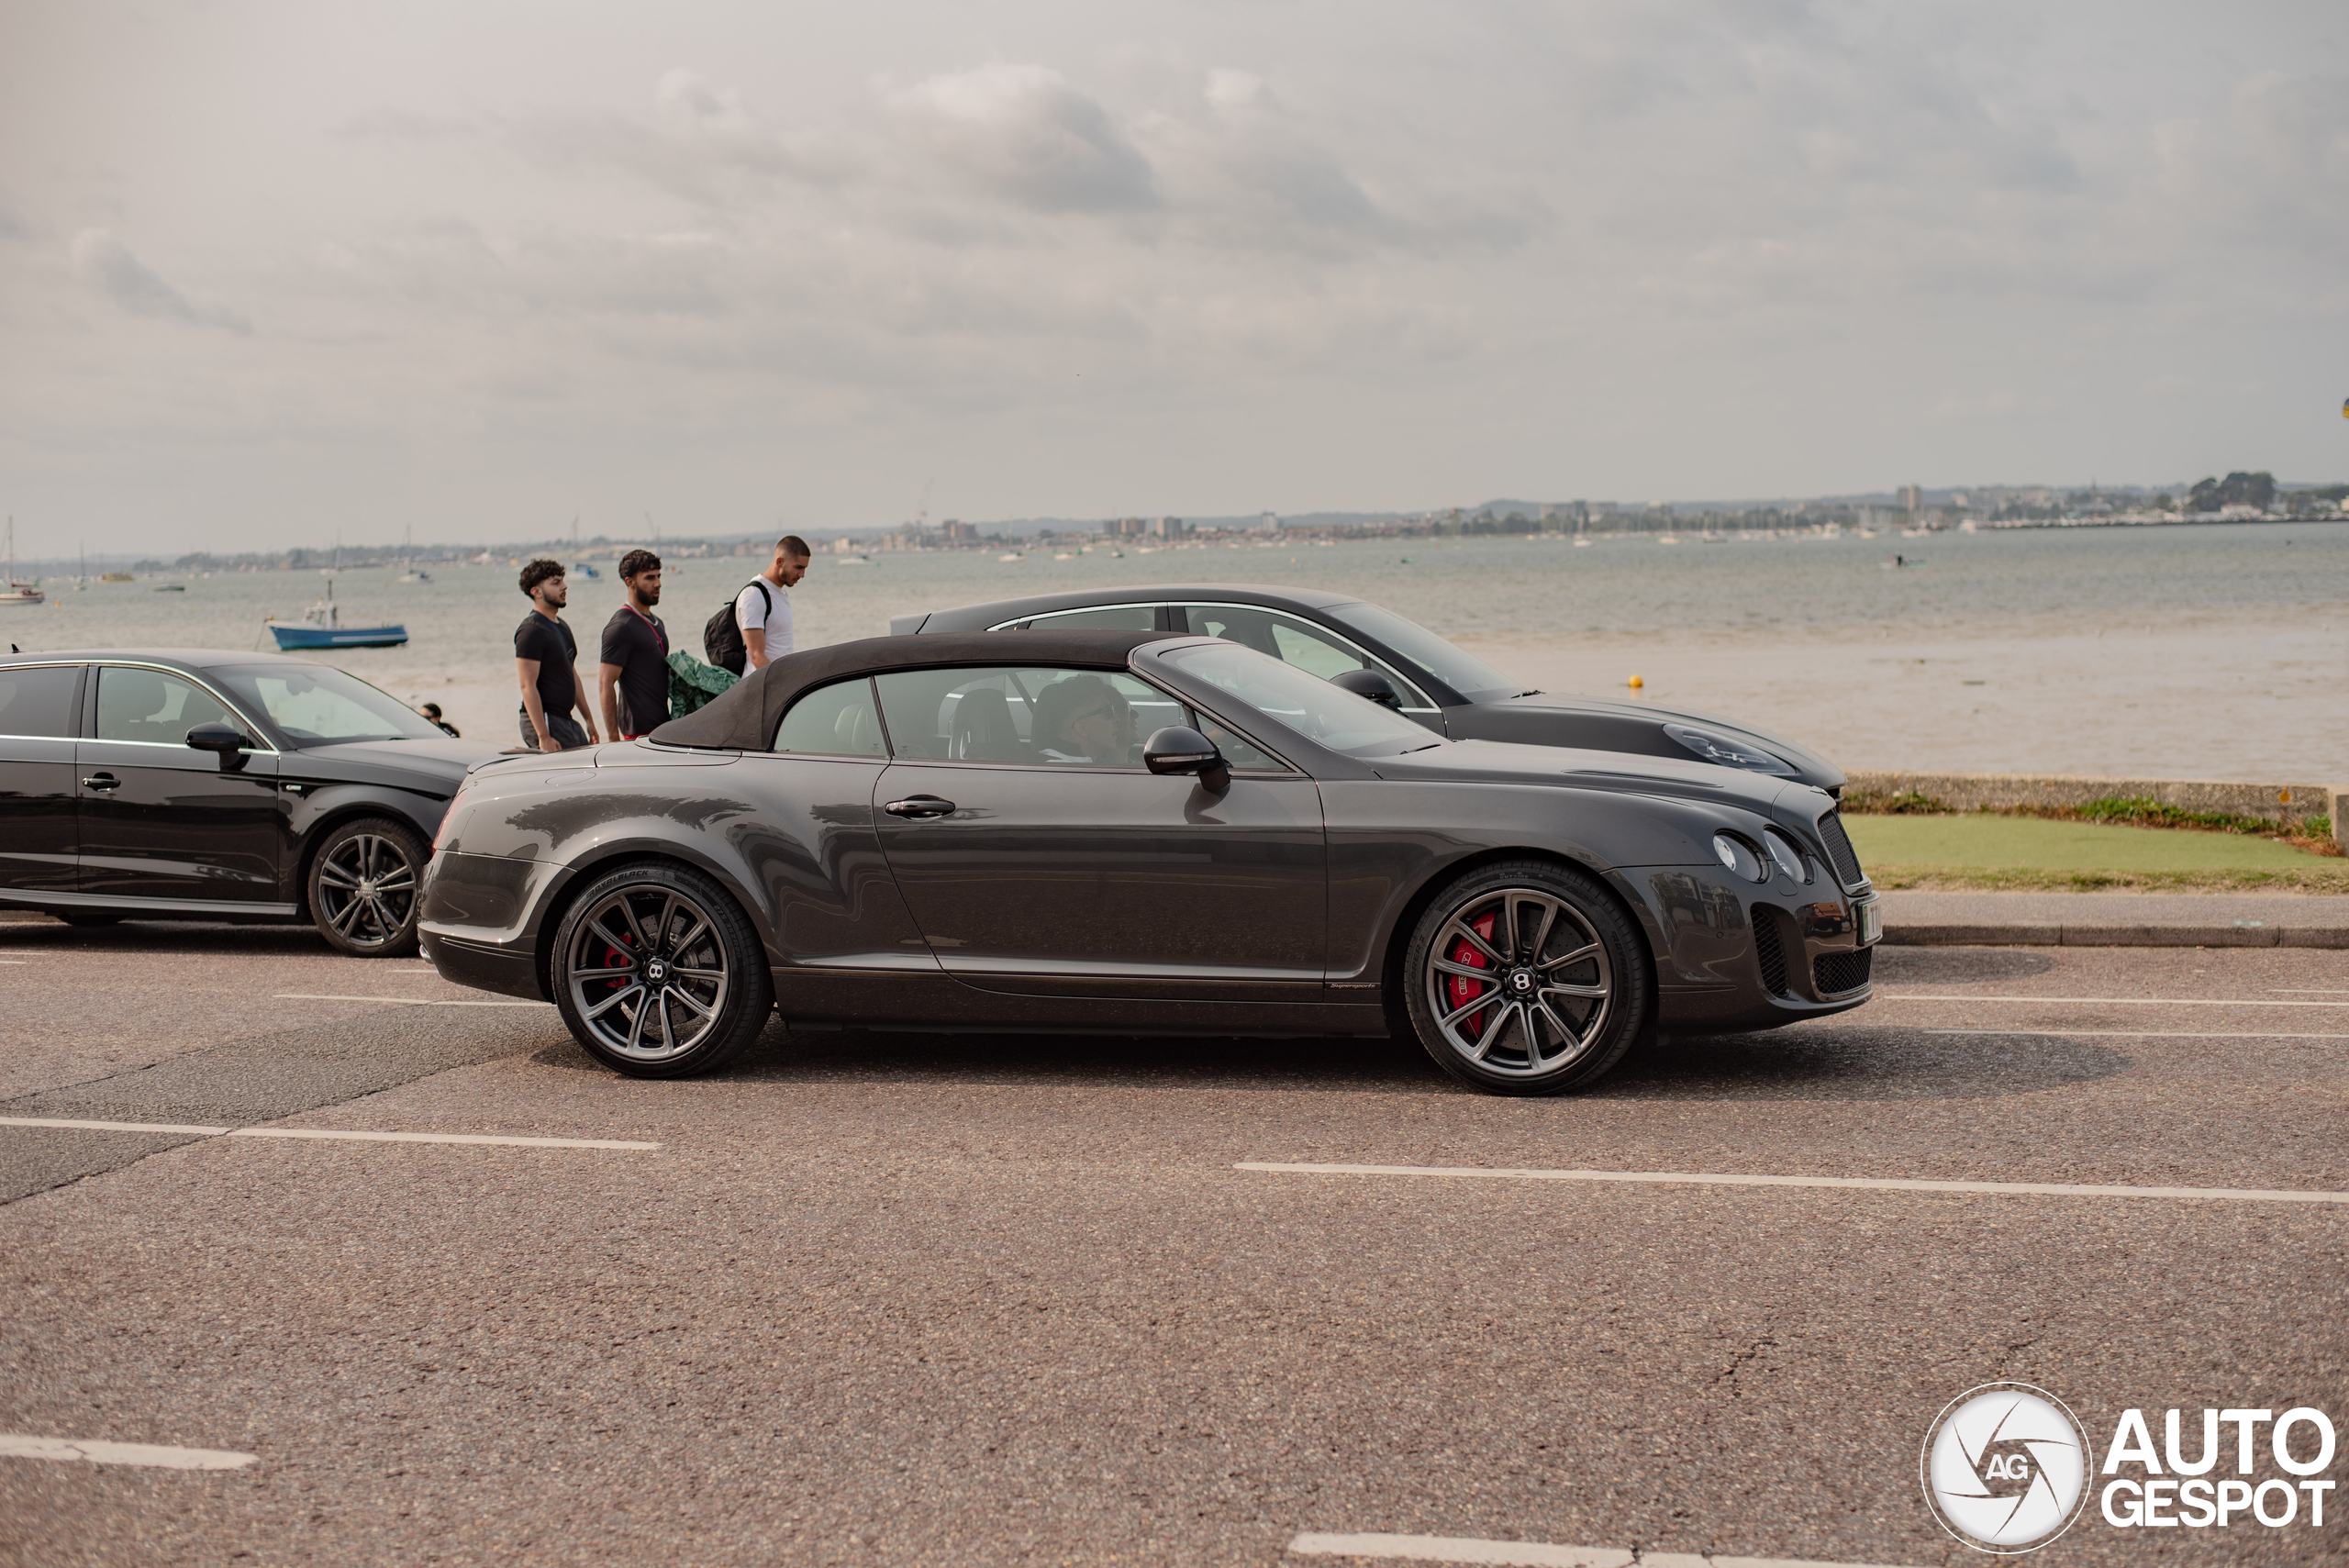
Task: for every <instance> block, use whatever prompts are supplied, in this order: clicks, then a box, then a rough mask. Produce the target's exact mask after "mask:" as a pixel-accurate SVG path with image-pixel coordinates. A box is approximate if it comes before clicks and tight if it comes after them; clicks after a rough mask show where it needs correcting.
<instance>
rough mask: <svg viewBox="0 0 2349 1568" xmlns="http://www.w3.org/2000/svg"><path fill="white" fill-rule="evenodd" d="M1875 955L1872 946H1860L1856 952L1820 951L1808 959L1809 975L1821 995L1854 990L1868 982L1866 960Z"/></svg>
mask: <svg viewBox="0 0 2349 1568" xmlns="http://www.w3.org/2000/svg"><path fill="white" fill-rule="evenodd" d="M1875 956H1876V949H1874V948H1862V949H1860V950H1859V951H1856V952H1830V953H1821V954H1820V956H1819V957H1817V958H1815V959H1813V960H1811V961H1810V977H1811V979H1812V980H1813V981H1814V982H1816V983H1817V984H1818V986H1819V994H1820V995H1822V996H1836V995H1842V993H1844V992H1846V991H1856V990H1858V989H1859V988H1860V987H1861V986H1863V985H1865V984H1867V983H1868V961H1869V960H1871V959H1873V958H1874V957H1875Z"/></svg>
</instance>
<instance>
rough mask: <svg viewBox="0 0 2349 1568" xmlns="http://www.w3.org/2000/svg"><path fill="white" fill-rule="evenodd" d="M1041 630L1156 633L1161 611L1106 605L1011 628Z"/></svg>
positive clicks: (1033, 619) (1149, 607)
mask: <svg viewBox="0 0 2349 1568" xmlns="http://www.w3.org/2000/svg"><path fill="white" fill-rule="evenodd" d="M1037 627H1042V628H1046V629H1047V630H1050V631H1155V630H1157V629H1158V608H1157V606H1154V605H1104V606H1101V607H1100V608H1099V609H1094V610H1062V611H1060V612H1059V613H1058V614H1055V615H1048V616H1030V617H1029V618H1028V619H1026V620H1023V621H1015V622H1013V623H1012V626H1011V629H1012V630H1014V631H1029V630H1032V629H1033V628H1037Z"/></svg>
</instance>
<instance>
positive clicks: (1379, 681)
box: [1330, 670, 1403, 713]
mask: <svg viewBox="0 0 2349 1568" xmlns="http://www.w3.org/2000/svg"><path fill="white" fill-rule="evenodd" d="M1330 684H1331V685H1333V686H1336V687H1338V688H1339V689H1340V690H1341V691H1349V692H1352V693H1353V695H1356V696H1358V697H1368V698H1369V699H1370V700H1371V701H1373V702H1375V703H1376V704H1377V705H1378V706H1381V707H1391V708H1393V709H1395V710H1396V711H1397V712H1398V713H1399V712H1401V711H1402V708H1403V694H1402V693H1400V692H1398V691H1397V690H1396V689H1395V683H1394V682H1392V681H1390V680H1388V679H1387V678H1386V676H1384V675H1382V674H1380V673H1378V672H1377V671H1375V670H1349V671H1347V672H1346V673H1344V674H1342V675H1332V676H1330Z"/></svg>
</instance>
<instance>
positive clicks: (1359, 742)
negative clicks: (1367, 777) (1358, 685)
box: [1166, 642, 1443, 757]
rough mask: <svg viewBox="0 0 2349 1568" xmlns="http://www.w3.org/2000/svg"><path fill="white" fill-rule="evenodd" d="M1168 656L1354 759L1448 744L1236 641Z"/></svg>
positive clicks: (1189, 671) (1391, 713)
mask: <svg viewBox="0 0 2349 1568" xmlns="http://www.w3.org/2000/svg"><path fill="white" fill-rule="evenodd" d="M1166 658H1167V659H1168V661H1169V662H1173V663H1175V664H1178V665H1180V666H1181V667H1182V670H1183V673H1186V674H1187V675H1196V676H1197V677H1198V678H1199V679H1200V680H1202V681H1205V682H1207V683H1208V684H1210V685H1213V686H1215V687H1217V688H1218V689H1219V690H1221V691H1225V692H1229V693H1230V694H1231V695H1232V696H1233V697H1235V698H1237V699H1238V700H1239V701H1241V702H1242V703H1245V704H1247V705H1248V706H1250V707H1252V708H1254V709H1255V710H1256V711H1257V712H1258V713H1261V714H1264V715H1265V716H1266V717H1269V718H1271V719H1272V720H1273V721H1274V722H1275V723H1277V724H1284V725H1286V726H1287V727H1288V728H1291V729H1293V730H1295V731H1297V733H1298V734H1299V735H1306V736H1310V737H1311V738H1312V739H1313V740H1316V741H1318V742H1319V743H1320V744H1321V745H1323V746H1326V747H1328V748H1329V749H1330V751H1343V752H1344V753H1345V754H1346V755H1347V756H1349V757H1392V756H1396V755H1397V754H1399V753H1401V752H1404V751H1422V750H1424V749H1426V748H1427V747H1430V746H1441V745H1442V744H1443V742H1442V740H1439V739H1438V738H1437V737H1435V736H1434V735H1431V734H1430V733H1429V732H1428V731H1427V730H1425V729H1423V728H1420V727H1419V725H1417V724H1414V723H1412V722H1411V721H1410V720H1409V719H1408V718H1405V717H1403V716H1402V715H1401V714H1399V713H1397V712H1395V711H1393V710H1392V709H1390V708H1384V707H1381V706H1378V705H1377V704H1376V703H1375V702H1372V701H1371V700H1370V699H1369V698H1368V697H1358V696H1356V695H1353V693H1352V692H1350V691H1347V690H1346V689H1345V688H1344V687H1342V686H1333V685H1331V684H1330V683H1329V682H1327V681H1325V680H1322V679H1321V678H1320V677H1319V676H1318V675H1309V674H1308V673H1305V672H1304V671H1302V670H1300V669H1297V667H1296V666H1295V665H1293V664H1284V663H1282V662H1280V661H1279V660H1277V659H1275V658H1272V657H1271V656H1269V655H1267V654H1263V653H1259V652H1257V651H1255V650H1254V649H1252V648H1242V647H1241V646H1240V645H1239V644H1238V643H1236V642H1217V643H1212V644H1208V645H1206V646H1202V647H1197V648H1178V649H1175V650H1173V651H1170V652H1168V653H1167V655H1166ZM1233 717H1234V718H1235V719H1237V718H1239V717H1241V716H1239V715H1234V716H1233Z"/></svg>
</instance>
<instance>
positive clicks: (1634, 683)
mask: <svg viewBox="0 0 2349 1568" xmlns="http://www.w3.org/2000/svg"><path fill="white" fill-rule="evenodd" d="M1626 684H1629V685H1630V686H1631V689H1632V690H1633V691H1635V692H1636V691H1638V690H1639V689H1640V688H1641V687H1642V686H1644V685H1646V684H1647V683H1646V682H1645V681H1642V680H1641V679H1640V678H1639V677H1638V676H1637V675H1634V676H1632V677H1631V680H1630V681H1629V682H1628V683H1626Z"/></svg>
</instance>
